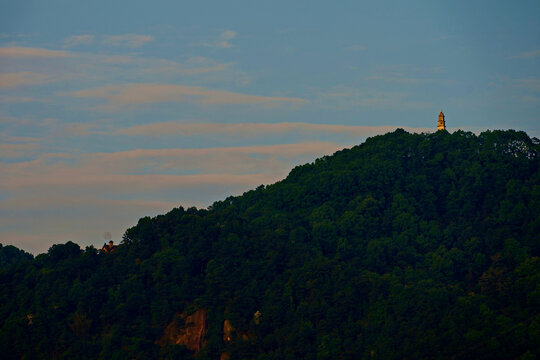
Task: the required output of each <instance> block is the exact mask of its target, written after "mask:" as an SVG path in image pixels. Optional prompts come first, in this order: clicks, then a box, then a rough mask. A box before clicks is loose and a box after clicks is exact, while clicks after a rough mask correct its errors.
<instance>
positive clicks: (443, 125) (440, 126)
mask: <svg viewBox="0 0 540 360" xmlns="http://www.w3.org/2000/svg"><path fill="white" fill-rule="evenodd" d="M437 130H446V123H445V122H444V114H443V112H442V110H441V113H440V114H439V121H438V122H437Z"/></svg>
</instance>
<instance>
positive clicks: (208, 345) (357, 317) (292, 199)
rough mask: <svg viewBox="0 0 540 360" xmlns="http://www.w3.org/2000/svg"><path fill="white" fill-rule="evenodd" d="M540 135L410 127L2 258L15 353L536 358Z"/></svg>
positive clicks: (8, 336)
mask: <svg viewBox="0 0 540 360" xmlns="http://www.w3.org/2000/svg"><path fill="white" fill-rule="evenodd" d="M539 151H540V143H539V141H538V140H537V139H530V138H529V137H528V136H527V135H526V134H525V133H523V132H516V131H511V130H510V131H488V132H484V133H482V134H480V135H479V136H476V135H474V134H472V133H469V132H463V131H457V132H455V133H453V134H450V133H448V132H446V131H438V132H436V133H434V134H409V133H407V132H405V131H403V130H396V131H395V132H393V133H388V134H386V135H382V136H376V137H373V138H370V139H368V140H367V141H366V142H365V143H363V144H361V145H359V146H355V147H353V148H351V149H347V150H342V151H339V152H337V153H335V154H334V155H332V156H325V157H323V158H320V159H317V160H316V161H315V162H313V163H311V164H306V165H303V166H299V167H296V168H294V169H293V170H292V171H291V173H290V174H289V176H288V177H287V178H286V179H284V180H282V181H280V182H278V183H275V184H273V185H269V186H260V187H258V188H257V189H254V190H252V191H249V192H246V193H245V194H243V195H242V196H238V197H229V198H227V199H225V200H223V201H218V202H216V203H214V204H213V205H212V206H211V207H210V208H208V209H196V208H188V209H184V208H182V207H179V208H176V209H173V210H172V211H170V212H169V213H168V214H166V215H160V216H157V217H155V218H149V217H146V218H142V219H140V220H139V222H138V224H137V225H136V226H135V227H133V228H130V229H128V230H127V231H126V233H125V235H124V237H123V241H122V244H121V245H120V246H119V247H118V248H117V249H116V250H115V251H114V252H112V253H110V254H106V253H100V252H99V251H97V250H96V249H95V248H93V247H87V248H86V249H85V250H84V251H83V250H81V249H80V248H79V246H78V245H76V244H74V243H71V242H68V243H66V244H61V245H54V246H53V247H51V248H50V249H49V251H48V253H47V254H42V255H38V256H36V258H35V259H34V260H33V261H31V262H21V263H19V264H16V265H14V266H11V267H8V268H5V269H3V270H1V271H0V285H1V286H2V289H3V290H2V292H1V298H0V301H1V303H2V306H1V307H0V324H2V325H1V329H0V350H1V351H2V354H4V355H5V356H6V358H13V359H20V358H47V359H49V358H59V359H61V358H75V357H77V358H81V359H85V358H88V359H94V358H116V359H124V358H126V359H128V358H129V359H134V358H136V359H152V358H168V359H192V358H193V356H194V355H195V356H196V358H197V359H220V358H221V359H227V358H230V359H260V360H263V359H265V360H266V359H373V358H376V359H402V358H410V359H420V358H430V359H431V358H435V359H447V358H455V359H508V358H521V359H529V358H530V359H532V358H535V357H537V356H538V355H540V347H539V344H540V285H539V284H540V258H539V255H540V235H539V234H540V183H539V179H540V171H539Z"/></svg>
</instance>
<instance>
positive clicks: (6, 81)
mask: <svg viewBox="0 0 540 360" xmlns="http://www.w3.org/2000/svg"><path fill="white" fill-rule="evenodd" d="M49 81H51V78H50V77H49V76H48V75H45V74H39V73H35V72H31V71H21V72H16V73H0V89H8V88H14V87H18V86H24V85H38V84H44V83H47V82H49ZM19 102H20V101H19Z"/></svg>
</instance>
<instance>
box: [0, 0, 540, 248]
mask: <svg viewBox="0 0 540 360" xmlns="http://www.w3.org/2000/svg"><path fill="white" fill-rule="evenodd" d="M539 14H540V2H538V1H518V2H516V1H470V0H468V1H386V0H382V1H358V0H357V1H339V2H328V1H292V0H289V1H279V0H275V1H268V2H259V1H234V0H230V1H152V2H149V1H139V0H130V1H113V0H107V1H102V0H92V1H75V0H48V1H40V0H33V1H31V0H15V1H12V0H0V243H2V244H4V245H8V244H10V245H15V246H17V247H19V248H22V249H24V250H26V251H28V252H31V253H33V254H38V253H42V252H46V251H47V249H48V248H49V247H50V246H51V245H53V244H58V243H65V242H66V241H74V242H76V243H78V244H80V245H81V246H83V247H84V246H88V245H94V246H96V247H100V246H101V245H102V244H103V242H104V237H105V238H107V237H108V236H104V234H105V233H110V234H112V239H113V240H114V241H115V242H119V241H121V239H122V235H123V233H124V231H125V230H126V229H127V228H129V227H131V226H134V225H135V224H136V223H137V221H138V219H139V218H140V217H143V216H155V215H157V214H162V213H166V212H168V211H169V210H171V209H172V208H174V207H178V206H184V207H190V206H197V207H207V206H209V205H211V204H212V203H213V202H215V201H218V200H222V199H224V198H226V197H227V196H230V195H239V194H242V193H243V192H245V191H247V190H249V189H252V188H255V187H257V186H258V185H261V184H271V183H273V182H275V181H278V180H280V179H282V178H284V177H285V176H286V175H287V174H288V172H289V171H290V170H291V169H292V168H293V167H294V166H296V165H299V164H303V163H306V162H311V161H313V160H315V159H316V158H317V157H320V156H323V155H327V154H332V153H334V152H335V151H337V150H339V149H342V148H345V147H350V146H353V145H356V144H359V143H362V142H363V141H365V139H366V138H367V137H369V136H374V135H377V134H383V133H386V132H388V131H393V130H395V129H396V128H404V129H405V130H407V131H411V132H412V131H415V132H426V131H434V130H435V128H436V122H437V116H438V114H439V111H441V110H443V111H444V113H445V115H446V124H447V127H448V128H449V130H450V131H455V130H456V129H463V130H466V131H473V132H475V133H478V132H481V131H484V130H486V129H516V130H523V131H526V132H527V133H528V134H529V136H531V137H532V136H535V137H540V121H539V116H538V112H539V110H540V109H539V105H540V16H538V15H539Z"/></svg>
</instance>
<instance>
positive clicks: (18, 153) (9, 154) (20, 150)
mask: <svg viewBox="0 0 540 360" xmlns="http://www.w3.org/2000/svg"><path fill="white" fill-rule="evenodd" d="M37 147H38V145H37V144H35V143H26V144H0V158H21V157H26V156H28V155H29V154H32V153H34V151H35V150H36V149H37Z"/></svg>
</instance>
